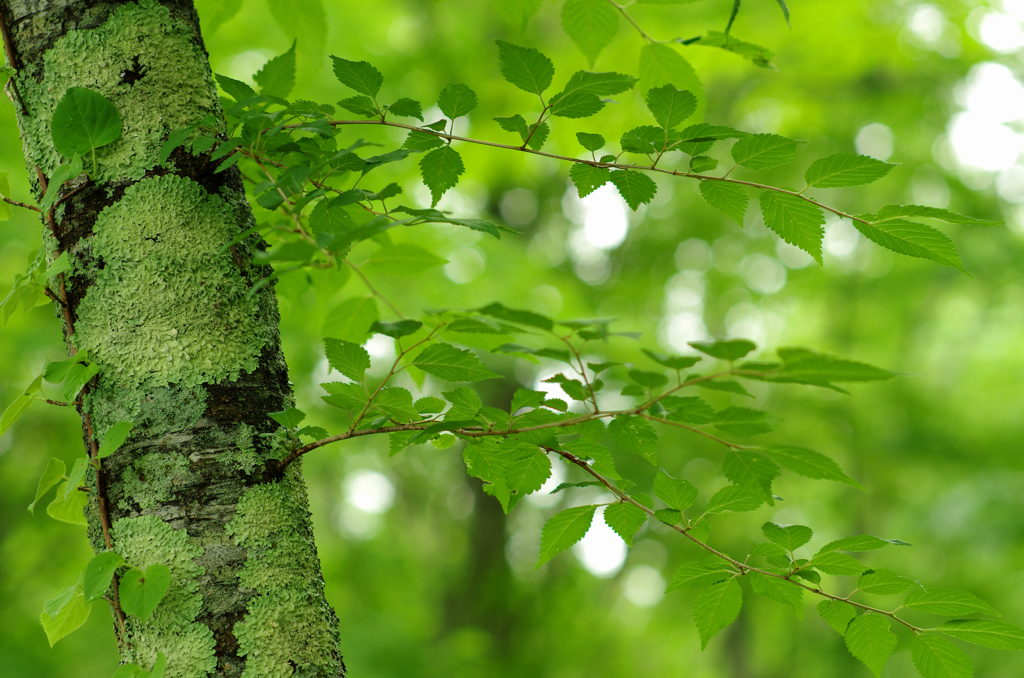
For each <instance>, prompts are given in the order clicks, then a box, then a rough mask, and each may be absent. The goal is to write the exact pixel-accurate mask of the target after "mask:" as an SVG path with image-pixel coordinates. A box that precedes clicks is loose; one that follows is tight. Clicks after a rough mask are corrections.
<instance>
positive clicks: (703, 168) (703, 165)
mask: <svg viewBox="0 0 1024 678" xmlns="http://www.w3.org/2000/svg"><path fill="white" fill-rule="evenodd" d="M716 167H718V161H717V160H715V159H714V158H710V157H708V156H706V155H698V156H695V157H693V158H691V159H690V171H691V172H693V173H695V174H700V173H701V172H710V171H711V170H713V169H715V168H716ZM745 197H746V196H744V198H745ZM741 226H742V224H741Z"/></svg>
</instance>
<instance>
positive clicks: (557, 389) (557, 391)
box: [530, 363, 574, 403]
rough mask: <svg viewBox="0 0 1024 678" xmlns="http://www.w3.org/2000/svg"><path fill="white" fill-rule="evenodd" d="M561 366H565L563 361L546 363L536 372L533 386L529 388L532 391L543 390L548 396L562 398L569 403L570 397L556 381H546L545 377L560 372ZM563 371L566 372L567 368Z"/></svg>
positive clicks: (571, 377)
mask: <svg viewBox="0 0 1024 678" xmlns="http://www.w3.org/2000/svg"><path fill="white" fill-rule="evenodd" d="M555 365H557V366H555ZM563 368H565V363H548V365H547V366H545V367H544V368H543V369H541V371H540V372H538V373H537V377H536V379H535V380H534V382H533V386H531V387H530V388H532V389H533V390H534V391H543V392H544V393H547V394H548V397H549V398H557V399H558V400H564V401H565V402H567V403H571V402H572V398H570V397H569V395H568V394H567V393H566V392H565V391H563V390H562V387H561V386H559V385H558V383H557V382H551V383H546V380H547V379H550V378H551V377H553V376H555V375H556V374H561V372H562V370H563ZM565 371H566V372H568V371H569V370H565ZM567 376H569V378H570V379H573V378H574V377H573V376H571V375H567Z"/></svg>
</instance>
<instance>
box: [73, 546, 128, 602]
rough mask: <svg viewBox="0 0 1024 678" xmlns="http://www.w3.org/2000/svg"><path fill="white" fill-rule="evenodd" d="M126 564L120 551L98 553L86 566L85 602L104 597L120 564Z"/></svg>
mask: <svg viewBox="0 0 1024 678" xmlns="http://www.w3.org/2000/svg"><path fill="white" fill-rule="evenodd" d="M120 565H124V558H122V557H121V554H120V553H114V552H113V551H107V552H106V553H97V554H96V555H95V556H93V557H92V560H90V561H89V564H88V565H86V566H85V580H84V582H85V583H84V587H85V588H84V591H83V593H84V595H85V602H87V603H91V602H92V601H94V600H96V599H97V598H101V597H103V594H104V593H106V592H107V588H108V587H109V586H110V579H111V577H113V576H114V571H115V570H117V568H118V566H120Z"/></svg>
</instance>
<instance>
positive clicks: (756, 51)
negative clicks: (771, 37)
mask: <svg viewBox="0 0 1024 678" xmlns="http://www.w3.org/2000/svg"><path fill="white" fill-rule="evenodd" d="M735 7H737V8H738V7H739V4H738V3H737V4H736V5H735ZM733 16H734V17H735V12H733ZM697 44H698V45H701V46H703V47H717V48H718V49H723V50H725V51H726V52H732V53H733V54H736V55H737V56H741V57H743V58H744V59H749V60H750V61H751V62H752V63H753V64H754V65H755V66H760V67H761V68H773V66H772V56H773V54H772V51H771V50H769V49H766V48H764V47H761V46H760V45H755V44H753V43H750V42H744V41H743V40H737V39H736V37H735V36H732V35H729V34H728V30H726V32H724V33H723V32H722V31H708V33H707V35H705V36H704V37H703V38H701V40H700V42H698V43H697Z"/></svg>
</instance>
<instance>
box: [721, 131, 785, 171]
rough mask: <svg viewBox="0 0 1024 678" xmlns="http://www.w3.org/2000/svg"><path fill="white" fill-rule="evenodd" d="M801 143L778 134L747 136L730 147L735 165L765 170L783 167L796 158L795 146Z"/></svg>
mask: <svg viewBox="0 0 1024 678" xmlns="http://www.w3.org/2000/svg"><path fill="white" fill-rule="evenodd" d="M801 143H803V142H800V141H796V140H794V139H787V138H786V137H780V136H779V135H778V134H748V135H747V136H744V137H741V138H740V140H739V141H737V142H736V143H735V144H733V146H732V157H733V160H735V161H736V164H737V165H742V166H743V167H746V168H747V169H749V170H765V169H771V168H773V167H778V166H779V165H785V164H786V163H787V162H789V161H791V160H792V159H793V158H794V157H796V148H797V145H799V144H801Z"/></svg>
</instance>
